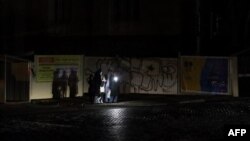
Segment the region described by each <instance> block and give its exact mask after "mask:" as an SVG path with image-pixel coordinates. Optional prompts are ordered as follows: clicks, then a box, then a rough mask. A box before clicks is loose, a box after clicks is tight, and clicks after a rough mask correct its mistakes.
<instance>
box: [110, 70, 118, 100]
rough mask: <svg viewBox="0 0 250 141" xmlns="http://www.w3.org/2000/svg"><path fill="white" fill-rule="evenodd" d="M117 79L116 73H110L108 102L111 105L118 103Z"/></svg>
mask: <svg viewBox="0 0 250 141" xmlns="http://www.w3.org/2000/svg"><path fill="white" fill-rule="evenodd" d="M119 85H120V84H119V78H118V75H117V73H112V74H111V76H110V86H109V87H110V90H111V93H110V100H111V102H112V103H116V102H117V101H118V95H119V93H120V87H119Z"/></svg>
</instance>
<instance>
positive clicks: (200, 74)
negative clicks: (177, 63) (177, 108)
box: [181, 57, 229, 94]
mask: <svg viewBox="0 0 250 141" xmlns="http://www.w3.org/2000/svg"><path fill="white" fill-rule="evenodd" d="M228 75H229V63H228V59H227V58H219V57H182V58H181V91H182V92H198V93H208V94H228V93H229V86H228V84H229V82H228V81H229V76H228Z"/></svg>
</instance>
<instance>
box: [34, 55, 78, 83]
mask: <svg viewBox="0 0 250 141" xmlns="http://www.w3.org/2000/svg"><path fill="white" fill-rule="evenodd" d="M35 62H36V81H37V82H51V81H53V77H54V75H55V73H57V74H58V75H59V76H63V75H65V74H66V75H67V76H69V75H70V74H71V72H76V73H77V76H78V78H81V62H82V56H80V55H37V56H36V57H35Z"/></svg>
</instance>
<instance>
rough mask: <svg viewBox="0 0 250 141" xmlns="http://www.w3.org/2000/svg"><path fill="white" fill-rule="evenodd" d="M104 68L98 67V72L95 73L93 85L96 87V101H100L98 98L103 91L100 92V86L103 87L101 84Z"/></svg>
mask: <svg viewBox="0 0 250 141" xmlns="http://www.w3.org/2000/svg"><path fill="white" fill-rule="evenodd" d="M101 76H102V70H101V69H98V70H97V71H96V72H95V75H94V78H93V81H94V85H93V87H94V88H93V89H94V96H95V98H94V103H100V102H99V101H98V98H100V96H101V92H100V87H101V84H102V77H101Z"/></svg>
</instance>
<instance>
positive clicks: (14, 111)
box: [0, 95, 250, 141]
mask: <svg viewBox="0 0 250 141" xmlns="http://www.w3.org/2000/svg"><path fill="white" fill-rule="evenodd" d="M232 124H233V125H250V98H247V97H245V98H234V97H230V96H161V95H155V96H143V95H136V96H131V95H125V96H121V97H120V99H119V102H118V103H103V104H91V103H90V102H89V100H88V98H87V97H84V98H75V99H62V100H52V99H46V100H37V101H32V102H31V103H11V102H10V103H8V104H1V105H0V127H1V128H0V137H1V141H7V140H8V141H14V140H15V141H16V140H25V141H45V140H46V141H48V140H53V141H55V140H60V141H66V140H71V141H74V140H81V141H83V140H84V141H96V140H98V141H138V140H139V141H140V140H143V141H149V140H150V141H151V140H157V141H166V140H172V141H193V140H195V141H198V140H199V141H201V140H222V139H225V138H226V137H225V130H226V128H225V127H226V126H227V125H232ZM226 132H227V131H226ZM226 139H227V138H226ZM237 140H239V139H238V138H237Z"/></svg>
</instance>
